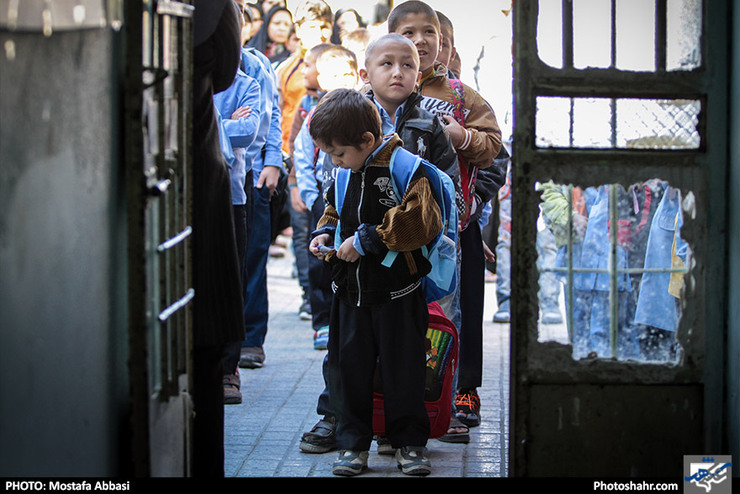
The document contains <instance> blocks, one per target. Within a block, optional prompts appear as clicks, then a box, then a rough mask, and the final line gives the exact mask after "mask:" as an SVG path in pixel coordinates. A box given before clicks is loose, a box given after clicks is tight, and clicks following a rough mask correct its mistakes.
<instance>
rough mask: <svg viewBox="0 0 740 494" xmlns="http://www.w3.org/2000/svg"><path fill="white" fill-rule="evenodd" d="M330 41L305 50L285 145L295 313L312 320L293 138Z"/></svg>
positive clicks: (306, 213) (312, 98) (315, 93)
mask: <svg viewBox="0 0 740 494" xmlns="http://www.w3.org/2000/svg"><path fill="white" fill-rule="evenodd" d="M331 46H333V45H331V44H330V43H322V44H320V45H316V46H314V47H313V48H311V49H309V50H308V51H307V52H306V55H305V57H304V60H303V61H304V63H303V67H302V72H303V87H304V88H305V95H304V96H303V98H302V99H301V102H300V103H299V104H298V108H297V110H296V112H295V115H294V116H293V125H292V126H291V128H290V136H289V138H288V144H289V146H290V156H291V158H292V159H293V164H294V166H293V167H291V169H290V173H289V174H288V190H289V191H290V220H291V227H292V228H293V253H294V255H295V259H296V271H297V274H298V283H299V284H300V286H301V289H302V291H303V293H302V302H301V306H300V308H299V309H298V315H299V317H300V318H301V320H305V321H310V320H311V310H312V309H311V300H310V297H309V294H310V292H311V288H310V285H309V281H308V266H309V262H310V260H309V257H308V256H309V253H308V234H309V233H310V230H309V225H310V224H311V211H310V210H309V209H308V207H307V206H306V203H305V202H303V199H302V198H301V194H300V192H299V190H298V183H297V178H296V167H295V156H294V155H293V153H294V151H295V139H296V137H297V136H298V133H299V132H300V130H301V128H302V127H303V121H304V120H305V119H306V116H307V115H308V113H309V112H310V111H311V110H312V109H313V107H314V106H316V103H318V101H319V90H320V87H319V81H318V79H317V71H316V59H317V58H318V56H319V55H320V54H321V52H323V51H324V50H326V49H327V48H329V47H331Z"/></svg>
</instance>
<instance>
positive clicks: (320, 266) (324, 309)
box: [308, 184, 338, 330]
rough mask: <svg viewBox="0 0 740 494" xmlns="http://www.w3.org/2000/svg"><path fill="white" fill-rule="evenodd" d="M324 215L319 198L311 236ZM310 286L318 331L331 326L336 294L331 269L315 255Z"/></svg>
mask: <svg viewBox="0 0 740 494" xmlns="http://www.w3.org/2000/svg"><path fill="white" fill-rule="evenodd" d="M319 190H321V184H319ZM323 215H324V200H323V199H322V198H321V196H319V197H318V198H317V199H316V200H315V201H314V203H313V206H312V207H311V216H310V222H309V235H310V232H311V231H313V230H315V229H316V224H317V223H318V222H319V220H320V219H321V217H322V216H323ZM337 247H338V246H337ZM308 286H309V293H308V299H309V301H310V302H311V319H312V325H313V329H314V330H318V329H320V328H322V327H324V326H327V325H328V324H329V317H330V316H329V313H330V311H331V304H332V299H333V298H334V293H333V292H332V289H331V269H330V268H329V266H328V265H327V263H326V262H324V261H323V260H322V259H319V258H317V257H316V256H314V255H313V254H309V255H308Z"/></svg>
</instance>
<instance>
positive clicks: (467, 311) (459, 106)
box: [388, 0, 502, 442]
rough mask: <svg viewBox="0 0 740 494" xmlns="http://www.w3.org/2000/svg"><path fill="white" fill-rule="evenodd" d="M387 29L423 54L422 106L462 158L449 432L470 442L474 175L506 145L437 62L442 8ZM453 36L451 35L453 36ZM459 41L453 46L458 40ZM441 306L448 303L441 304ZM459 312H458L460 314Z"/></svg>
mask: <svg viewBox="0 0 740 494" xmlns="http://www.w3.org/2000/svg"><path fill="white" fill-rule="evenodd" d="M388 32H391V33H398V34H400V35H402V36H405V37H407V38H409V39H410V40H411V41H412V42H413V43H414V45H415V46H416V49H417V51H418V53H419V59H420V72H421V81H420V84H419V90H420V92H421V94H422V95H423V96H424V101H423V102H422V106H424V107H425V108H427V109H429V110H430V111H431V112H432V113H435V114H436V115H438V116H439V117H440V118H441V119H442V120H443V121H444V122H445V123H446V124H447V130H448V131H449V133H450V136H451V137H452V143H453V144H454V146H455V148H456V149H457V151H458V157H459V159H460V172H461V173H460V177H461V185H462V188H463V197H462V199H463V202H464V205H463V206H462V207H464V209H465V212H464V213H463V214H461V215H460V218H461V232H460V251H461V256H462V259H461V263H460V278H459V279H460V283H459V284H458V287H459V289H458V291H457V292H456V293H455V294H454V295H453V296H451V299H452V300H451V301H450V303H451V305H452V308H451V309H446V312H448V311H449V312H450V313H452V314H453V317H450V319H451V320H452V321H453V322H455V324H456V326H457V327H458V331H459V334H460V366H459V368H458V376H457V380H458V382H457V387H458V390H457V395H456V397H455V408H456V410H455V414H454V417H453V419H457V422H454V421H453V423H452V424H451V428H450V434H460V435H461V438H462V442H467V437H468V431H467V428H468V427H473V426H477V425H479V424H480V398H479V396H478V393H477V388H478V387H480V385H481V381H482V339H483V334H482V332H483V296H484V289H485V285H484V279H483V276H484V271H485V254H484V251H483V240H482V237H481V232H480V226H479V225H478V222H477V221H470V223H469V224H468V223H467V220H469V219H470V218H471V217H472V218H474V217H475V213H476V211H475V209H476V208H477V207H482V204H479V203H478V202H477V200H476V199H475V198H474V195H473V194H472V191H473V190H474V187H473V181H472V177H474V176H475V173H477V172H476V169H479V170H484V169H487V168H490V167H491V165H492V164H493V163H494V160H495V159H496V158H497V156H498V154H499V152H500V150H501V144H502V143H501V130H500V128H499V125H498V122H497V120H496V116H495V114H494V112H493V110H492V109H491V107H490V105H489V104H488V103H487V102H486V101H485V100H484V99H483V98H482V97H481V96H480V94H479V93H478V92H476V91H475V90H474V89H472V88H470V87H469V86H467V85H465V84H462V83H460V82H459V81H456V80H452V79H450V78H449V77H448V69H447V67H445V66H444V64H442V63H441V62H439V61H437V57H438V55H439V52H440V48H441V46H442V42H443V35H442V30H441V26H440V21H439V18H438V16H437V13H436V12H435V11H434V9H433V8H431V7H430V6H429V5H427V4H426V3H424V2H422V1H419V0H409V1H407V2H403V3H400V4H399V5H398V6H396V7H395V8H394V9H393V10H392V11H391V13H390V15H389V16H388ZM450 38H451V36H450ZM453 46H454V45H453ZM440 305H442V306H443V308H444V307H445V305H443V304H442V303H440ZM455 314H457V315H455Z"/></svg>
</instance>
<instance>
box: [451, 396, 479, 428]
mask: <svg viewBox="0 0 740 494" xmlns="http://www.w3.org/2000/svg"><path fill="white" fill-rule="evenodd" d="M455 410H456V411H455V417H456V418H457V419H458V420H459V421H460V422H462V423H463V424H465V425H467V426H468V427H477V426H479V425H480V398H479V397H478V393H477V392H476V391H475V390H471V391H466V392H464V393H458V394H457V396H456V397H455Z"/></svg>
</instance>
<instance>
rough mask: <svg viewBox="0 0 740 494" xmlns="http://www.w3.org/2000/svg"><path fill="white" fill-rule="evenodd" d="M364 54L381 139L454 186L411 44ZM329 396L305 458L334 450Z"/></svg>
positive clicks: (386, 446) (399, 41) (450, 154)
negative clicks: (397, 141)
mask: <svg viewBox="0 0 740 494" xmlns="http://www.w3.org/2000/svg"><path fill="white" fill-rule="evenodd" d="M365 55H366V58H365V67H364V68H362V69H360V75H361V76H362V79H363V81H364V82H365V83H366V84H368V85H369V86H370V90H369V91H368V93H367V95H366V96H367V97H368V98H369V99H370V101H372V102H373V103H375V105H376V106H377V108H378V111H379V114H380V115H381V126H382V133H383V135H392V134H393V133H397V134H398V135H399V137H400V138H401V139H402V141H403V146H404V147H405V148H406V149H407V150H409V151H411V152H412V153H414V154H417V155H418V156H420V157H422V158H424V159H426V160H427V161H429V162H431V163H434V164H435V165H436V166H437V167H438V168H439V169H441V170H442V171H444V172H445V173H448V174H449V175H450V177H451V178H452V179H453V182H457V181H458V179H459V171H458V165H457V154H456V152H455V149H454V148H453V147H452V143H451V141H450V136H449V134H448V133H447V130H446V127H445V126H444V125H443V124H442V123H441V121H440V120H439V119H438V118H437V117H435V116H434V115H433V114H432V113H430V112H428V111H426V110H424V109H423V108H421V107H420V106H419V103H420V101H421V95H420V94H419V93H417V92H416V83H417V81H418V80H419V55H418V53H417V52H416V49H415V47H414V45H413V43H411V41H409V40H407V39H406V38H404V37H403V36H399V35H397V34H387V35H384V36H382V37H380V38H378V39H377V40H375V41H373V42H372V43H370V45H368V47H367V50H366V53H365ZM323 177H324V179H323V180H324V184H325V187H324V190H327V189H328V187H329V184H330V183H331V181H332V176H331V172H329V171H327V170H326V169H325V171H324V174H323ZM317 193H318V192H317ZM325 379H326V376H325ZM329 395H330V392H329V390H328V389H325V390H324V392H323V393H322V394H321V396H320V397H319V400H318V406H317V412H318V414H319V415H321V416H322V417H323V418H322V419H321V420H320V421H319V422H318V423H317V424H316V425H315V426H314V427H313V428H312V429H311V431H310V432H306V433H305V434H304V435H303V438H302V440H301V444H300V448H301V450H302V451H304V452H306V453H324V452H327V451H330V450H331V449H334V448H335V447H336V439H335V430H336V412H335V406H334V404H333V402H332V400H331V399H330V396H329ZM377 441H378V453H379V454H393V453H395V451H394V450H393V448H392V446H391V445H390V443H389V442H388V441H387V438H377Z"/></svg>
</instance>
